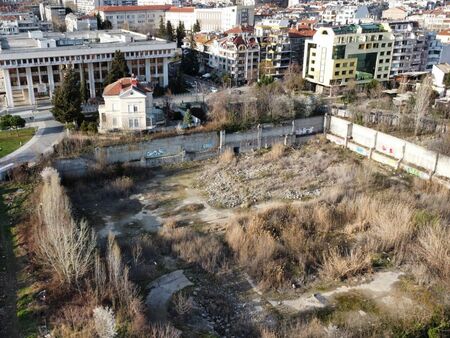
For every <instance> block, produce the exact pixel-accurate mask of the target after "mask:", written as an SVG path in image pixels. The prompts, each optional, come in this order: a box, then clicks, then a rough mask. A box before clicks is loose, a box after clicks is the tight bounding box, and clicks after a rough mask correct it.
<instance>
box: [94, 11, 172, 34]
mask: <svg viewBox="0 0 450 338" xmlns="http://www.w3.org/2000/svg"><path fill="white" fill-rule="evenodd" d="M169 9H170V6H169V5H148V6H102V7H98V8H96V10H95V12H96V13H98V14H99V15H100V17H101V19H102V20H108V21H110V22H111V24H112V28H113V29H121V28H123V27H127V28H129V29H132V30H133V29H139V28H143V27H145V28H146V30H147V31H151V30H153V31H155V32H156V30H157V29H158V27H159V22H160V20H161V18H163V20H164V19H165V12H166V11H168V10H169Z"/></svg>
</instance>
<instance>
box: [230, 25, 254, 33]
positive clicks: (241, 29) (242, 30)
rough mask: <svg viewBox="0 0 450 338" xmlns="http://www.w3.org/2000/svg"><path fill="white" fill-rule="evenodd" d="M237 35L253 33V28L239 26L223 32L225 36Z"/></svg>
mask: <svg viewBox="0 0 450 338" xmlns="http://www.w3.org/2000/svg"><path fill="white" fill-rule="evenodd" d="M239 33H253V26H242V25H240V26H235V27H233V28H231V29H229V30H227V31H225V34H239Z"/></svg>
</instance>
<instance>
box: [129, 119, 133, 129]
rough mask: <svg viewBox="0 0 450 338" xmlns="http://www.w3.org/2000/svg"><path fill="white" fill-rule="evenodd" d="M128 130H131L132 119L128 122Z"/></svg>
mask: <svg viewBox="0 0 450 338" xmlns="http://www.w3.org/2000/svg"><path fill="white" fill-rule="evenodd" d="M128 128H133V119H129V120H128Z"/></svg>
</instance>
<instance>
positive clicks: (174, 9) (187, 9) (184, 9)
mask: <svg viewBox="0 0 450 338" xmlns="http://www.w3.org/2000/svg"><path fill="white" fill-rule="evenodd" d="M194 9H195V7H170V9H169V12H175V13H193V12H194Z"/></svg>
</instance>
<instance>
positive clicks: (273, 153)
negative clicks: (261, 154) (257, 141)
mask: <svg viewBox="0 0 450 338" xmlns="http://www.w3.org/2000/svg"><path fill="white" fill-rule="evenodd" d="M285 153H286V146H285V145H284V144H283V143H275V144H274V145H273V146H272V149H271V150H270V152H269V153H268V154H267V158H268V159H269V160H271V161H275V160H278V159H280V158H282V157H283V156H284V154H285Z"/></svg>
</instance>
